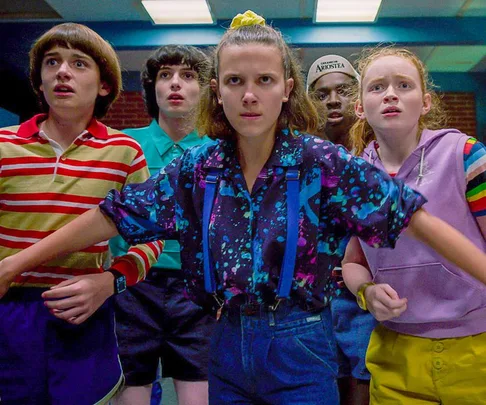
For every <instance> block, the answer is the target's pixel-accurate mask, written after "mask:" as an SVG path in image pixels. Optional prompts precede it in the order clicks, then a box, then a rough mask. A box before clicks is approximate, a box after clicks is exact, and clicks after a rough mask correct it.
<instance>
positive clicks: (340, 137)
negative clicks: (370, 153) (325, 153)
mask: <svg viewBox="0 0 486 405" xmlns="http://www.w3.org/2000/svg"><path fill="white" fill-rule="evenodd" d="M327 136H328V138H329V140H330V141H331V142H332V143H334V144H336V145H343V146H344V147H345V148H346V149H349V148H350V147H351V142H350V140H349V132H348V131H342V130H341V131H333V130H332V128H330V129H328V131H327Z"/></svg>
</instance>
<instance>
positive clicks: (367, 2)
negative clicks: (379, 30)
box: [315, 0, 381, 22]
mask: <svg viewBox="0 0 486 405" xmlns="http://www.w3.org/2000/svg"><path fill="white" fill-rule="evenodd" d="M380 5H381V0H317V7H316V17H315V22H373V21H375V19H376V15H377V14H378V10H379V9H380Z"/></svg>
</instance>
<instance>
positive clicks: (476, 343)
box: [366, 325, 486, 405]
mask: <svg viewBox="0 0 486 405" xmlns="http://www.w3.org/2000/svg"><path fill="white" fill-rule="evenodd" d="M366 366H367V367H368V370H369V371H370V373H371V384H370V396H371V402H370V404H372V405H392V404H393V405H395V404H396V405H398V404H403V405H426V404H441V405H463V404H464V405H468V404H471V405H473V404H474V405H481V404H486V333H482V334H479V335H474V336H466V337H462V338H449V339H428V338H420V337H415V336H410V335H404V334H400V333H397V332H393V331H391V330H389V329H386V328H385V327H384V326H382V325H379V326H378V327H376V328H375V330H374V331H373V333H372V335H371V340H370V344H369V347H368V352H367V354H366Z"/></svg>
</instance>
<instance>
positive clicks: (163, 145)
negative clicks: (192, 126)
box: [149, 119, 200, 156]
mask: <svg viewBox="0 0 486 405" xmlns="http://www.w3.org/2000/svg"><path fill="white" fill-rule="evenodd" d="M149 129H150V134H151V136H152V141H153V142H154V144H155V147H156V149H157V151H158V152H159V155H160V156H163V155H164V154H165V153H167V151H168V150H169V149H170V148H172V147H173V146H174V145H178V146H179V147H180V148H181V149H182V150H183V151H185V150H186V149H188V148H190V147H192V146H195V145H199V144H200V137H199V135H198V134H197V131H195V130H194V131H192V132H190V133H188V134H187V135H186V136H185V137H184V138H182V139H181V140H180V141H179V142H174V141H173V140H172V138H171V137H170V136H169V135H168V134H167V133H166V132H165V131H164V130H163V129H162V128H161V127H160V125H159V123H158V122H157V120H155V119H154V120H152V122H151V123H150V125H149Z"/></svg>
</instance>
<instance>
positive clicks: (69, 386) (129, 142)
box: [0, 23, 163, 405]
mask: <svg viewBox="0 0 486 405" xmlns="http://www.w3.org/2000/svg"><path fill="white" fill-rule="evenodd" d="M30 76H31V82H32V85H33V87H34V90H35V91H36V93H37V94H38V96H39V99H40V101H41V103H42V105H43V106H44V107H45V110H46V111H47V114H40V115H37V116H35V117H33V118H32V119H30V120H29V121H27V122H25V123H23V124H22V125H20V126H14V127H9V128H4V129H1V130H0V224H1V225H0V259H4V258H8V257H9V256H10V255H12V254H14V253H16V252H18V251H19V250H21V249H24V248H26V247H28V246H30V245H32V244H33V243H35V242H36V241H38V240H39V239H42V238H43V237H44V236H46V235H48V234H50V233H52V232H54V231H55V230H56V229H58V228H60V227H62V226H63V225H65V224H66V223H68V222H70V221H71V220H73V219H74V218H76V217H77V216H78V215H80V214H82V213H84V212H85V211H87V210H89V209H90V208H93V207H95V206H96V205H97V204H98V203H99V201H100V200H101V199H102V198H103V197H104V196H105V194H106V193H107V192H108V191H109V190H110V189H113V188H115V189H121V188H122V187H123V186H124V185H125V184H127V183H135V182H137V183H138V182H141V181H143V180H145V179H146V178H147V177H148V169H147V166H146V162H145V157H144V155H143V152H142V150H141V148H140V146H139V145H138V143H137V142H136V141H134V140H133V139H131V138H129V137H128V136H126V135H124V134H122V133H121V132H118V131H115V130H113V129H111V128H108V127H106V126H105V125H103V124H101V123H100V122H99V121H97V119H99V118H102V117H103V116H104V115H105V113H106V112H107V111H108V109H109V107H110V106H111V104H112V103H113V102H114V101H115V100H116V98H117V97H118V95H119V93H120V91H121V87H122V85H121V72H120V66H119V62H118V58H117V56H116V54H115V52H114V50H113V48H112V47H111V46H110V45H109V44H108V43H107V42H106V41H104V40H103V39H102V38H101V37H100V36H99V35H98V34H96V33H95V32H94V31H92V30H91V29H89V28H87V27H85V26H83V25H79V24H72V23H67V24H61V25H58V26H55V27H53V28H52V29H50V30H49V31H47V32H46V33H45V34H43V35H42V36H41V37H40V38H39V39H38V40H37V41H36V42H35V44H34V45H33V47H32V49H31V52H30ZM162 248H163V245H162V243H161V242H156V243H151V244H147V245H139V246H135V247H133V248H131V249H130V251H129V252H128V253H127V254H126V255H124V256H122V257H120V258H118V260H116V261H115V262H114V263H113V265H112V267H111V268H110V269H108V271H103V263H105V262H106V260H107V254H108V242H103V243H100V244H98V245H95V246H92V247H90V248H88V249H84V250H82V251H80V252H77V253H73V254H70V255H66V256H63V257H53V258H52V260H51V261H50V262H48V263H46V264H45V265H44V266H40V267H35V268H29V266H28V265H27V267H26V268H29V270H28V271H26V272H24V273H22V274H21V275H18V276H16V277H12V276H11V275H10V274H7V273H6V272H3V273H2V271H1V270H0V286H1V287H0V399H1V401H2V405H3V404H25V405H34V404H47V403H48V404H51V405H55V404H70V405H75V404H79V405H81V404H83V405H87V404H94V403H100V404H102V403H106V402H107V401H108V400H109V399H110V398H111V397H112V396H113V394H114V393H115V391H116V390H117V389H118V387H119V386H120V384H121V383H122V381H123V374H122V370H121V367H120V363H119V360H118V353H117V345H116V337H115V332H114V320H113V311H112V308H111V302H110V301H111V300H110V299H109V297H111V296H112V295H113V294H115V293H117V292H121V291H122V290H123V289H124V287H125V285H133V284H135V283H137V282H138V281H140V280H143V279H144V277H145V273H146V271H147V270H148V269H149V268H150V266H151V265H152V264H153V263H155V262H156V261H157V258H158V256H159V254H160V252H161V250H162ZM7 261H8V259H5V260H4V261H3V263H5V262H7ZM0 269H1V263H0ZM9 284H10V288H8V287H7V286H8V285H9Z"/></svg>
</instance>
